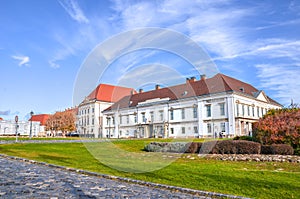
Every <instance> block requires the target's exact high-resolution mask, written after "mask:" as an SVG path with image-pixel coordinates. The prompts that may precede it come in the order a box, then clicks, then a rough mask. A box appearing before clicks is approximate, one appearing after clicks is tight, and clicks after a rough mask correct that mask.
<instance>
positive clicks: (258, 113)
mask: <svg viewBox="0 0 300 199" xmlns="http://www.w3.org/2000/svg"><path fill="white" fill-rule="evenodd" d="M257 117H259V107H257Z"/></svg>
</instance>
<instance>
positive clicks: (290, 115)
mask: <svg viewBox="0 0 300 199" xmlns="http://www.w3.org/2000/svg"><path fill="white" fill-rule="evenodd" d="M253 136H254V138H255V139H256V140H257V141H259V142H261V143H262V144H268V145H269V144H289V145H291V146H292V147H293V148H294V149H297V148H300V109H299V108H285V109H280V110H270V111H269V112H268V113H267V114H266V115H265V116H264V117H263V118H261V119H260V120H259V121H258V122H257V123H255V124H254V126H253Z"/></svg>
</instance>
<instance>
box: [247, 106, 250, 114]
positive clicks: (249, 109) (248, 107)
mask: <svg viewBox="0 0 300 199" xmlns="http://www.w3.org/2000/svg"><path fill="white" fill-rule="evenodd" d="M247 108H248V116H250V106H249V105H248V107H247Z"/></svg>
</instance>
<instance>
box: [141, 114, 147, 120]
mask: <svg viewBox="0 0 300 199" xmlns="http://www.w3.org/2000/svg"><path fill="white" fill-rule="evenodd" d="M142 121H143V122H146V117H145V113H142Z"/></svg>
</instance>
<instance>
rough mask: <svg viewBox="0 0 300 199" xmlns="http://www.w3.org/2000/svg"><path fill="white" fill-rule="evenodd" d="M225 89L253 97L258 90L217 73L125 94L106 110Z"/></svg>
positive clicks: (223, 90)
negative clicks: (169, 85) (152, 100)
mask: <svg viewBox="0 0 300 199" xmlns="http://www.w3.org/2000/svg"><path fill="white" fill-rule="evenodd" d="M226 91H235V92H240V93H244V94H247V95H250V96H252V97H254V96H255V94H256V93H258V92H259V90H257V89H256V88H254V87H253V86H252V85H250V84H247V83H245V82H242V81H240V80H237V79H234V78H232V77H229V76H226V75H223V74H220V73H219V74H216V75H215V76H213V77H211V78H207V79H201V80H198V81H189V82H188V83H185V84H180V85H176V86H171V87H167V88H161V89H158V90H151V91H148V92H143V93H136V94H133V95H131V96H126V97H123V98H122V99H121V100H119V101H118V102H117V103H115V104H114V105H113V106H111V107H110V108H108V109H107V110H110V109H117V108H126V107H134V106H136V105H137V104H138V103H140V102H144V101H146V100H150V99H155V98H161V99H162V98H170V100H177V99H183V98H188V97H193V96H201V95H207V94H213V93H219V92H226ZM267 98H268V99H269V101H270V102H271V103H273V104H274V103H275V104H277V105H279V106H281V105H280V104H279V103H277V102H276V101H274V100H272V99H271V98H269V97H267Z"/></svg>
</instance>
